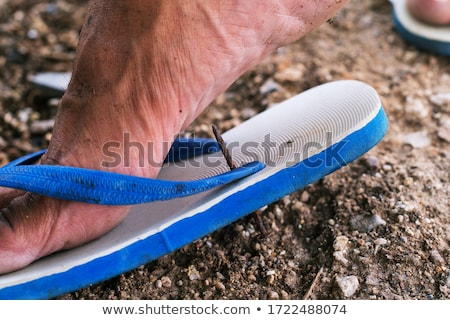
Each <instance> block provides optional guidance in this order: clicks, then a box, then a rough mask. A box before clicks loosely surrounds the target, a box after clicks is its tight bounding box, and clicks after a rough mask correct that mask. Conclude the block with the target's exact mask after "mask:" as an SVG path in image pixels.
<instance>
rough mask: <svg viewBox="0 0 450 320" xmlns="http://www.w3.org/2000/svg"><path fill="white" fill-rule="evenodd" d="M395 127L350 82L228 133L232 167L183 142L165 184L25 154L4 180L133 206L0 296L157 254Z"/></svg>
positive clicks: (39, 294) (40, 291)
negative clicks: (40, 161) (107, 227)
mask: <svg viewBox="0 0 450 320" xmlns="http://www.w3.org/2000/svg"><path fill="white" fill-rule="evenodd" d="M387 128H388V121H387V118H386V115H385V112H384V110H383V107H382V104H381V101H380V99H379V97H378V95H377V93H376V92H375V90H374V89H373V88H372V87H370V86H369V85H367V84H365V83H362V82H359V81H352V80H346V81H336V82H330V83H327V84H323V85H320V86H318V87H315V88H313V89H310V90H308V91H305V92H303V93H301V94H299V95H297V96H295V97H292V98H290V99H288V100H286V101H284V102H282V103H280V104H278V105H276V106H274V107H271V108H269V109H268V110H266V111H264V112H262V113H260V114H258V115H256V116H254V117H253V118H251V119H249V120H247V121H246V122H244V123H242V124H240V125H239V126H237V127H235V128H233V129H231V130H229V131H227V132H226V133H224V134H223V139H224V140H225V142H226V144H227V148H228V150H229V151H230V152H231V154H232V157H233V160H234V162H235V163H236V165H237V166H238V169H235V170H233V171H230V170H229V169H228V165H227V163H226V160H225V159H224V157H223V156H222V154H221V152H219V151H218V146H217V145H216V144H215V143H214V142H212V141H208V140H200V141H197V140H184V141H183V140H180V141H178V142H177V143H178V145H176V144H175V145H174V146H173V148H172V149H171V154H172V155H171V158H170V159H168V161H167V164H166V165H164V166H163V168H162V170H161V172H160V175H159V176H158V179H159V180H156V179H143V178H136V177H129V176H124V175H116V174H109V173H105V172H98V171H92V170H86V169H79V168H68V167H59V166H44V165H34V164H33V163H34V162H35V160H36V159H38V158H39V156H40V155H41V154H42V152H40V153H37V154H33V155H30V156H28V157H25V158H21V159H18V160H16V161H14V162H12V163H10V164H8V165H7V166H5V167H3V168H0V185H4V186H10V187H15V188H22V189H25V190H29V191H32V192H37V193H40V194H45V195H50V196H53V197H59V198H63V199H66V198H69V199H72V200H76V201H87V202H93V203H108V204H135V205H133V206H132V208H131V211H130V213H129V215H128V216H127V217H126V218H125V220H124V221H123V222H122V223H121V224H120V225H118V226H117V227H116V228H115V229H113V230H112V231H111V232H109V233H107V234H106V235H104V236H102V237H101V238H99V239H97V240H95V241H92V242H90V243H87V244H85V245H83V246H81V247H78V248H75V249H71V250H68V251H64V252H59V253H56V254H52V255H50V256H48V257H45V258H42V259H40V260H38V261H36V262H34V263H32V264H31V265H29V266H27V267H26V268H24V269H22V270H18V271H15V272H11V273H9V274H4V275H1V276H0V298H2V299H38V298H39V299H45V298H51V297H55V296H58V295H61V294H64V293H67V292H71V291H75V290H78V289H80V288H83V287H86V286H89V285H91V284H93V283H97V282H100V281H103V280H106V279H109V278H112V277H114V276H116V275H119V274H121V273H124V272H126V271H129V270H131V269H134V268H136V267H138V266H140V265H143V264H145V263H148V262H150V261H152V260H155V259H157V258H158V257H161V256H163V255H166V254H168V253H170V252H173V251H174V250H177V249H178V248H181V247H182V246H184V245H186V244H189V243H191V242H192V241H194V240H196V239H199V238H201V237H203V236H205V235H207V234H209V233H211V232H213V231H215V230H217V229H219V228H222V227H224V226H226V225H228V224H230V223H232V222H234V221H236V220H238V219H240V218H241V217H244V216H245V215H247V214H249V213H251V212H253V211H255V210H257V209H259V208H261V207H262V206H265V205H267V204H270V203H272V202H275V201H277V200H279V199H280V198H282V197H284V196H286V195H288V194H290V193H292V192H294V191H297V190H299V189H301V188H303V187H305V186H307V185H308V184H310V183H313V182H315V181H317V180H318V179H320V178H322V177H324V176H326V175H328V174H330V173H332V172H334V171H335V170H337V169H339V168H341V167H342V166H345V165H346V164H348V163H349V162H351V161H353V160H355V159H357V158H358V157H360V156H361V155H363V154H364V153H365V152H367V151H368V150H369V149H371V148H372V147H374V146H375V145H376V144H377V143H378V142H379V141H380V140H381V139H382V138H383V136H384V135H385V133H386V132H387ZM181 146H188V147H187V148H181ZM181 149H185V150H188V152H180V150H181ZM193 149H197V151H196V152H193V151H192V150H193ZM198 150H200V151H198ZM192 154H195V155H194V156H192ZM50 167H51V168H50ZM234 172H236V174H235V173H234ZM136 179H137V180H136ZM180 180H181V181H180ZM174 181H176V182H174ZM135 183H136V185H135ZM154 186H157V187H154Z"/></svg>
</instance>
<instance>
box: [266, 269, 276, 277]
mask: <svg viewBox="0 0 450 320" xmlns="http://www.w3.org/2000/svg"><path fill="white" fill-rule="evenodd" d="M275 273H276V272H275V270H268V271H267V272H266V276H273V275H275Z"/></svg>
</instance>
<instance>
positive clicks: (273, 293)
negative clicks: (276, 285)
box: [268, 291, 280, 300]
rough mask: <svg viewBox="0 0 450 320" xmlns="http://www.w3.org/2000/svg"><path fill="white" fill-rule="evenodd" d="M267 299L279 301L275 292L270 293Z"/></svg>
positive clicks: (278, 296)
mask: <svg viewBox="0 0 450 320" xmlns="http://www.w3.org/2000/svg"><path fill="white" fill-rule="evenodd" d="M268 299H269V300H280V295H279V294H278V292H276V291H270V292H269V297H268Z"/></svg>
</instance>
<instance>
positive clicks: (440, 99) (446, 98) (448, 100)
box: [430, 92, 450, 107]
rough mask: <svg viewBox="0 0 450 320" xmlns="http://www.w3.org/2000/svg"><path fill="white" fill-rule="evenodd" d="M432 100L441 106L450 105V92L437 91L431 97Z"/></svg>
mask: <svg viewBox="0 0 450 320" xmlns="http://www.w3.org/2000/svg"><path fill="white" fill-rule="evenodd" d="M430 101H431V102H432V103H434V104H435V105H437V106H439V107H445V106H449V105H450V92H445V93H437V94H434V95H432V96H431V97H430Z"/></svg>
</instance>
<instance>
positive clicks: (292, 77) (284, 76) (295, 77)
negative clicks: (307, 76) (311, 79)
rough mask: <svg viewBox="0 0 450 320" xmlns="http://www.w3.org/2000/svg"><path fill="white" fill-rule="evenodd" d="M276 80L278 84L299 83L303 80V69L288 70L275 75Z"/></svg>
mask: <svg viewBox="0 0 450 320" xmlns="http://www.w3.org/2000/svg"><path fill="white" fill-rule="evenodd" d="M274 78H275V80H276V81H278V82H297V81H300V80H301V79H302V78H303V69H302V68H286V69H284V70H282V71H279V72H277V73H275V75H274Z"/></svg>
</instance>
